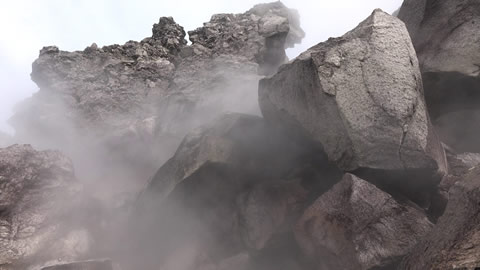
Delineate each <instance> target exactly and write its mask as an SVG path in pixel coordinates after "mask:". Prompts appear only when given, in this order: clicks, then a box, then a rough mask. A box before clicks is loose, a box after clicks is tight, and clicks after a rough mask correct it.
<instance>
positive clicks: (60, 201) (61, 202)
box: [0, 145, 91, 270]
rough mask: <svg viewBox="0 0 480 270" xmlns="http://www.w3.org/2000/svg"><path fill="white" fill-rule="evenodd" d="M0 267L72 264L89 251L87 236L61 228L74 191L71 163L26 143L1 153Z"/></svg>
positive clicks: (59, 155)
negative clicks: (57, 263)
mask: <svg viewBox="0 0 480 270" xmlns="http://www.w3.org/2000/svg"><path fill="white" fill-rule="evenodd" d="M0 183H1V193H0V269H2V270H4V269H5V270H9V269H26V266H31V265H32V264H40V265H41V264H42V262H47V261H51V260H58V259H60V260H74V259H77V257H78V256H80V255H83V254H84V253H85V252H87V251H88V248H89V245H90V242H91V239H90V236H89V233H88V232H87V231H86V230H85V229H82V228H81V226H80V225H78V226H77V227H66V226H65V224H64V223H62V220H63V219H65V217H66V216H67V215H68V214H70V211H71V209H70V208H68V203H67V202H71V201H72V200H73V198H74V197H75V194H76V193H78V192H79V186H78V184H77V183H76V179H75V177H74V174H73V167H72V163H71V161H70V160H69V159H68V158H66V157H65V156H63V155H62V154H60V153H58V152H55V151H41V152H39V151H35V150H34V149H33V148H32V147H31V146H29V145H12V146H10V147H8V148H1V149H0Z"/></svg>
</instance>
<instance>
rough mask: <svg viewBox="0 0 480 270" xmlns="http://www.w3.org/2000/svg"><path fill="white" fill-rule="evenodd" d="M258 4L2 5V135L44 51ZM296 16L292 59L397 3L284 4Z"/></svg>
mask: <svg viewBox="0 0 480 270" xmlns="http://www.w3.org/2000/svg"><path fill="white" fill-rule="evenodd" d="M262 2H269V1H268V0H267V1H261V0H243V1H233V0H223V1H222V0H201V1H193V0H174V1H165V0H1V4H2V5H1V9H0V130H2V131H7V132H10V133H11V132H12V129H11V128H10V127H9V126H8V124H7V123H6V121H7V119H8V118H9V117H10V116H11V115H12V113H13V107H14V105H15V104H16V103H18V102H19V101H21V100H23V99H25V98H27V97H29V96H31V95H32V94H33V93H34V92H36V91H38V88H37V86H36V85H35V84H34V83H33V82H31V80H30V72H31V63H32V62H33V61H34V60H35V59H36V58H37V56H38V52H39V50H40V49H41V48H42V47H43V46H46V45H57V46H58V47H59V48H60V49H61V50H68V51H71V50H83V49H84V48H85V47H87V46H89V45H90V44H92V43H93V42H95V43H97V44H98V45H99V46H103V45H109V44H115V43H117V44H123V43H125V42H126V41H128V40H137V41H140V40H142V39H143V38H145V37H147V36H150V35H151V28H152V25H153V23H156V22H158V19H159V17H161V16H172V17H173V18H174V19H175V21H176V22H177V23H179V24H180V25H182V26H183V27H184V28H185V30H186V31H188V30H193V29H195V28H197V27H199V26H201V25H202V23H203V22H206V21H208V20H209V19H210V16H211V15H212V14H214V13H240V12H244V11H246V10H248V9H249V8H251V7H252V6H253V5H254V4H257V3H262ZM282 2H283V3H284V4H285V5H287V6H288V7H291V8H295V9H297V10H298V11H299V12H300V15H301V23H302V28H303V29H304V30H305V32H306V33H307V36H306V38H305V39H304V40H303V43H302V44H301V45H299V46H297V47H295V48H294V49H290V50H289V51H288V55H289V56H290V57H291V58H292V57H295V56H296V55H298V54H299V53H301V52H302V51H304V50H306V49H308V48H309V47H311V46H313V45H315V44H317V43H318V42H321V41H324V40H326V39H327V38H329V37H335V36H340V35H342V34H343V33H345V32H346V31H348V30H350V29H352V28H353V27H355V26H356V25H357V24H358V23H359V22H360V21H362V20H363V19H365V18H366V17H367V16H368V15H370V13H371V12H372V11H373V9H375V8H381V9H383V10H384V11H386V12H389V13H392V12H393V11H394V10H395V9H397V8H398V7H399V6H400V5H401V2H402V0H315V1H313V0H310V1H308V0H283V1H282Z"/></svg>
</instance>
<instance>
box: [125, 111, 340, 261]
mask: <svg viewBox="0 0 480 270" xmlns="http://www.w3.org/2000/svg"><path fill="white" fill-rule="evenodd" d="M317 151H319V149H316V148H312V147H311V145H308V144H303V143H302V142H298V141H295V140H292V139H291V138H289V137H287V136H285V135H284V131H283V130H281V129H278V128H275V127H272V126H270V125H269V124H268V123H266V122H265V121H264V120H263V119H262V118H260V117H257V116H250V115H244V114H227V115H224V116H222V117H220V118H218V119H217V120H216V121H214V122H213V123H211V124H208V125H205V126H203V127H201V128H198V129H196V130H195V131H193V132H191V133H190V134H189V135H187V136H186V137H185V139H184V141H183V142H182V143H181V145H180V146H179V148H178V150H177V152H176V154H175V155H174V156H173V157H172V158H171V159H170V160H169V161H168V162H167V163H165V164H164V165H163V166H162V167H161V168H160V169H159V170H158V172H157V174H156V175H155V176H154V177H153V178H152V180H151V182H150V183H149V185H148V186H147V187H146V188H145V190H144V192H143V193H142V194H141V196H140V198H139V201H138V208H137V209H138V210H137V211H136V217H135V218H132V220H135V222H133V224H132V226H134V228H135V230H136V231H137V232H138V234H140V235H139V236H138V237H137V239H139V241H140V242H141V243H140V246H141V247H143V248H144V250H145V251H142V252H141V254H142V256H145V257H142V259H139V258H135V259H136V260H138V259H139V260H140V261H141V262H140V263H143V262H149V263H148V265H147V266H144V265H141V266H142V269H149V268H148V267H149V265H152V264H151V262H152V261H155V260H160V261H162V259H161V258H164V260H163V261H168V260H169V258H170V259H171V260H173V262H175V258H177V256H181V254H194V255H192V256H191V257H192V259H188V260H187V259H185V262H187V261H188V262H191V263H193V265H200V264H211V263H213V264H216V263H218V262H219V261H220V260H222V259H225V258H228V257H229V256H233V255H234V254H237V253H240V252H245V251H246V250H250V251H252V252H257V251H261V250H264V249H268V248H269V247H270V245H271V242H272V239H273V238H275V237H276V236H278V235H281V234H284V233H287V232H291V231H292V228H293V226H294V224H295V222H296V220H297V219H298V217H299V216H300V215H301V213H302V211H303V209H304V208H305V207H306V206H307V205H308V204H309V203H310V202H311V197H316V196H318V195H319V194H320V193H322V192H324V191H325V190H327V189H328V188H329V187H330V186H332V185H333V184H334V183H335V182H336V181H337V180H338V178H339V177H341V173H340V172H339V171H338V169H336V168H335V167H334V166H332V165H330V164H328V161H327V159H326V157H324V158H323V160H318V159H317V157H318V152H317ZM320 153H321V151H320ZM310 167H316V168H315V169H311V168H310ZM317 168H320V169H319V170H320V171H318V172H317ZM139 224H140V225H139ZM143 226H145V227H143ZM151 230H154V231H155V232H156V233H155V235H152V234H151V233H148V232H150V231H151ZM142 234H143V235H142ZM165 243H169V244H168V245H165ZM162 245H163V246H162ZM152 246H153V247H155V248H152ZM141 250H143V249H141ZM185 256H186V255H185ZM189 256H190V255H189ZM172 258H173V259H172ZM205 258H207V259H208V260H206V259H205ZM153 265H155V264H153ZM145 267H147V268H145Z"/></svg>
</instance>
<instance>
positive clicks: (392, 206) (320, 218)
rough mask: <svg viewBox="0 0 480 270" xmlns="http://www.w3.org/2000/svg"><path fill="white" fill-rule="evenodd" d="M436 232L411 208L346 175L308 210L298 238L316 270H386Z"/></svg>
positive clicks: (370, 185) (423, 216)
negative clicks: (419, 242) (418, 243)
mask: <svg viewBox="0 0 480 270" xmlns="http://www.w3.org/2000/svg"><path fill="white" fill-rule="evenodd" d="M432 227H433V225H432V224H431V223H430V221H429V220H428V219H427V217H426V215H425V213H423V211H421V210H419V209H417V208H416V207H415V206H414V205H413V204H412V203H409V202H408V201H406V202H398V201H396V200H395V199H394V198H393V197H392V196H390V195H389V194H387V193H385V192H383V191H382V190H380V189H378V188H377V187H375V186H374V185H372V184H370V183H369V182H367V181H364V180H362V179H360V178H358V177H356V176H354V175H351V174H346V175H345V176H344V178H343V180H342V181H341V182H339V183H338V184H336V185H335V186H334V187H333V188H332V189H331V190H329V191H328V192H326V193H325V194H323V195H322V196H320V197H319V198H318V199H317V200H316V201H315V202H314V203H313V204H312V205H311V206H310V207H308V208H307V209H306V210H305V212H304V214H303V216H302V217H301V218H300V220H299V221H298V223H297V226H296V229H295V237H296V239H297V242H298V244H299V245H300V247H301V248H302V249H303V251H304V253H305V254H306V255H307V256H308V257H309V258H310V259H311V260H312V261H314V262H315V265H316V267H315V269H319V270H320V269H321V270H327V269H352V270H353V269H362V270H363V269H365V270H366V269H374V268H375V269H376V267H378V269H383V268H381V267H386V266H389V265H391V264H394V263H395V262H396V261H397V260H398V259H399V258H400V257H401V256H403V255H405V254H407V253H408V251H409V250H410V249H411V248H412V247H413V246H414V245H415V244H416V243H417V242H418V240H419V239H421V238H422V237H423V236H425V235H426V234H427V233H428V232H429V231H430V230H431V228H432ZM386 269H388V268H386ZM424 269H425V268H424Z"/></svg>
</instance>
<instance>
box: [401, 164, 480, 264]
mask: <svg viewBox="0 0 480 270" xmlns="http://www.w3.org/2000/svg"><path fill="white" fill-rule="evenodd" d="M449 197H450V199H449V201H448V205H447V209H446V210H445V214H444V215H443V216H442V217H440V219H439V221H438V223H437V225H436V226H435V228H434V229H433V230H432V231H431V232H430V233H429V234H428V235H427V236H426V237H425V238H424V239H423V240H422V241H421V242H420V243H419V244H418V245H417V246H416V247H415V248H414V249H413V250H412V251H411V252H410V253H409V255H408V256H407V257H406V258H405V259H404V260H403V261H402V264H401V265H400V266H399V268H398V269H402V270H403V269H408V270H413V269H438V270H447V269H448V270H450V269H478V267H480V208H479V205H480V169H479V168H478V167H477V168H476V169H473V170H470V172H469V173H468V174H467V176H465V177H463V179H462V180H461V181H458V182H457V183H456V184H455V185H453V187H452V188H451V189H450V194H449Z"/></svg>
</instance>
